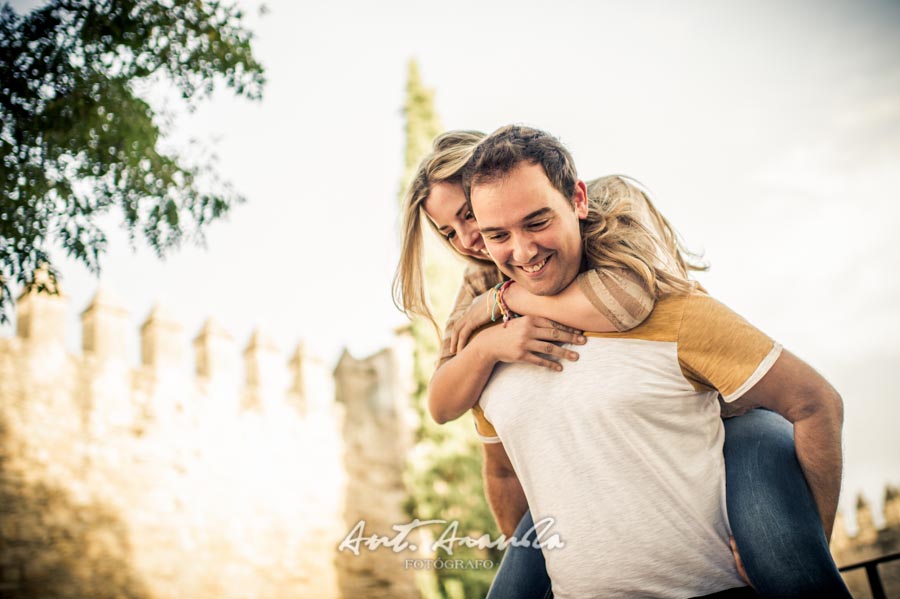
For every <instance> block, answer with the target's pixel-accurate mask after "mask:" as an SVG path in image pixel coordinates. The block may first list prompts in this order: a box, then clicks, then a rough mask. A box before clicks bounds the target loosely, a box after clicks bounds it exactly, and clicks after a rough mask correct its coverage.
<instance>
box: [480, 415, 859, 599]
mask: <svg viewBox="0 0 900 599" xmlns="http://www.w3.org/2000/svg"><path fill="white" fill-rule="evenodd" d="M724 454H725V482H726V497H727V503H728V520H729V522H730V523H731V530H732V534H734V539H735V542H736V543H737V546H738V551H739V552H740V554H741V560H742V561H743V563H744V569H745V570H746V571H747V576H748V577H749V578H750V582H752V583H753V586H754V587H755V589H756V592H757V593H758V594H759V596H760V597H817V598H819V597H821V598H827V597H846V598H849V597H850V592H849V591H848V590H847V587H846V585H845V584H844V581H843V579H842V578H841V575H840V574H839V573H838V571H837V567H836V566H835V564H834V560H833V559H832V557H831V552H830V551H829V549H828V542H827V541H826V539H825V533H824V531H823V530H822V522H821V520H820V518H819V512H818V509H817V508H816V504H815V501H814V500H813V497H812V493H811V492H810V490H809V487H808V486H807V484H806V479H805V478H804V476H803V471H802V470H801V469H800V464H799V462H798V461H797V455H796V453H795V452H794V431H793V427H792V426H791V424H790V423H789V422H788V421H787V420H785V419H784V418H782V417H781V416H779V415H778V414H775V413H774V412H770V411H768V410H753V411H751V412H748V413H747V414H744V415H742V416H738V417H735V418H729V419H727V420H725V447H724ZM531 526H532V521H531V513H530V512H526V513H525V515H524V516H523V517H522V520H521V521H520V522H519V526H518V527H517V528H516V532H515V535H516V537H517V538H518V537H519V536H520V535H523V534H524V533H525V532H526V531H527V530H528V529H529V528H531ZM552 596H553V594H552V592H551V589H550V578H549V577H548V576H547V569H546V566H545V564H544V556H543V554H542V553H541V551H540V549H533V548H531V547H514V546H512V545H510V546H509V548H507V550H506V554H505V555H504V556H503V561H502V562H501V563H500V568H499V570H498V571H497V576H496V577H495V578H494V582H493V584H492V585H491V589H490V591H489V592H488V599H521V598H526V599H531V598H534V599H546V598H548V597H552Z"/></svg>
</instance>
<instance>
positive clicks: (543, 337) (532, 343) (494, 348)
mask: <svg viewBox="0 0 900 599" xmlns="http://www.w3.org/2000/svg"><path fill="white" fill-rule="evenodd" d="M477 340H478V344H479V346H481V347H482V348H483V349H482V351H484V352H485V356H484V357H485V359H488V360H493V361H495V362H524V363H528V364H534V365H535V366H543V367H544V368H549V369H550V370H555V371H557V372H558V371H560V370H562V365H561V364H560V363H559V361H560V360H569V361H572V362H574V361H575V360H577V359H578V353H577V352H574V351H572V350H570V349H566V348H563V347H560V344H562V343H571V344H575V345H584V344H585V343H587V339H586V338H585V337H584V335H582V334H581V332H580V331H576V330H575V329H573V328H571V327H567V326H565V325H562V324H559V323H558V322H554V321H552V320H549V319H547V318H544V317H542V316H522V317H521V318H513V319H512V320H510V321H509V322H506V323H505V324H502V325H497V326H493V327H490V328H489V329H485V330H484V331H482V332H481V333H480V334H479V335H478V337H477Z"/></svg>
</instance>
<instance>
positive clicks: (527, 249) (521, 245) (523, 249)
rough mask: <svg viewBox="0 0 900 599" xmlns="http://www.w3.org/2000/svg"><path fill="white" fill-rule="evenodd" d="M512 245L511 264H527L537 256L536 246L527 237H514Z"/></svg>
mask: <svg viewBox="0 0 900 599" xmlns="http://www.w3.org/2000/svg"><path fill="white" fill-rule="evenodd" d="M512 243H513V262H515V263H516V264H527V263H529V262H531V261H532V259H534V257H535V256H536V255H537V246H536V245H535V244H534V242H533V241H532V240H531V237H530V236H529V235H514V236H513V239H512Z"/></svg>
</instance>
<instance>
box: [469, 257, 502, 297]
mask: <svg viewBox="0 0 900 599" xmlns="http://www.w3.org/2000/svg"><path fill="white" fill-rule="evenodd" d="M502 281H503V275H502V274H501V273H500V270H499V269H498V268H497V266H496V265H494V263H493V262H485V263H484V264H483V265H482V264H470V265H468V266H467V267H466V271H465V273H464V274H463V285H465V286H466V287H468V288H469V289H471V290H472V291H473V292H474V294H475V295H481V294H482V293H484V292H485V291H487V290H488V289H490V288H491V287H493V286H494V285H496V284H497V283H500V282H502Z"/></svg>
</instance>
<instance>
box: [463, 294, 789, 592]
mask: <svg viewBox="0 0 900 599" xmlns="http://www.w3.org/2000/svg"><path fill="white" fill-rule="evenodd" d="M574 349H576V350H577V351H578V352H579V354H580V359H579V360H578V361H577V362H574V363H570V362H566V364H565V370H564V371H563V373H557V372H553V371H550V370H547V369H544V368H535V367H532V366H530V365H525V364H503V365H500V366H498V367H497V369H496V370H495V372H494V375H493V377H492V378H491V380H490V381H489V383H488V385H487V387H486V388H485V390H484V393H483V394H482V396H481V399H480V404H479V406H476V410H475V412H476V423H477V428H478V430H479V434H480V435H481V437H482V439H483V440H484V441H485V442H497V441H500V440H502V442H503V444H504V448H505V449H506V452H507V454H508V455H509V458H510V460H511V462H512V464H513V466H514V468H515V470H516V473H517V474H518V476H519V479H520V481H521V483H522V487H523V489H524V490H525V495H526V497H527V499H528V504H529V506H530V507H531V513H532V517H533V518H534V520H535V522H537V521H539V520H540V519H542V518H545V517H552V518H554V519H555V526H554V527H553V531H554V532H556V533H558V534H559V536H560V538H561V539H562V541H563V542H564V543H565V544H566V545H565V547H564V548H559V549H553V550H545V551H544V556H545V559H546V563H547V571H548V573H549V575H550V579H551V581H552V584H553V593H554V595H555V596H556V597H557V599H567V598H577V599H582V598H584V597H610V598H611V597H628V598H631V597H673V598H679V597H680V598H684V597H695V596H701V595H706V594H709V593H714V592H717V591H722V590H725V589H729V588H734V587H740V586H744V583H743V582H742V581H741V579H740V578H739V577H738V574H737V571H736V569H735V566H734V559H733V557H732V554H731V550H730V548H729V544H728V542H729V536H730V535H731V532H730V528H729V525H728V518H727V514H726V509H725V468H724V459H723V456H722V443H723V441H724V428H723V426H722V421H721V418H720V411H719V404H718V401H717V396H718V394H719V393H721V394H722V395H723V397H724V399H725V401H733V400H735V399H737V398H738V397H740V396H741V395H742V394H743V393H744V392H746V391H747V390H748V389H750V388H751V387H752V386H753V385H754V384H756V383H757V382H758V381H759V380H760V379H761V378H762V377H763V376H764V375H765V373H766V372H767V371H768V369H769V368H770V367H771V365H772V364H773V363H774V362H775V360H776V359H777V358H778V356H779V355H780V352H781V346H780V345H778V344H776V343H773V342H772V341H771V340H770V339H769V338H768V337H766V336H765V335H763V334H762V333H761V332H760V331H759V330H757V329H756V328H754V327H753V326H751V325H750V324H749V323H747V322H746V321H745V320H743V319H742V318H741V317H739V316H738V315H736V314H735V313H734V312H732V311H731V310H729V309H728V308H726V307H725V306H723V305H722V304H720V303H719V302H717V301H716V300H714V299H712V298H710V297H709V296H707V295H705V294H701V293H695V294H692V295H687V296H674V297H670V298H666V299H663V300H660V301H659V302H657V305H656V308H655V310H654V311H653V313H652V314H651V315H650V317H649V318H648V319H647V320H646V321H645V322H644V323H643V324H642V325H640V326H638V327H637V328H635V329H632V330H631V331H627V332H624V333H604V334H596V335H594V334H591V338H590V339H589V340H588V343H587V344H586V345H584V346H578V347H575V348H574Z"/></svg>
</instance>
